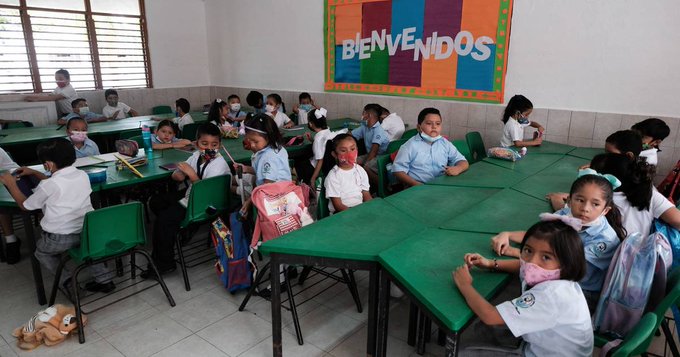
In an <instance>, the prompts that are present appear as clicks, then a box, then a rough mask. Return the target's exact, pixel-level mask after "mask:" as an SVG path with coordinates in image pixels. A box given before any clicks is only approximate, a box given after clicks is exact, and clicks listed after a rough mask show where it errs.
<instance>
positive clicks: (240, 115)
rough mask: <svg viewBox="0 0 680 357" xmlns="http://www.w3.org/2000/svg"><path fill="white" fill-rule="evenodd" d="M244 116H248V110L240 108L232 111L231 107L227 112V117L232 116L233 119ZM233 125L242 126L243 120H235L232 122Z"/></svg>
mask: <svg viewBox="0 0 680 357" xmlns="http://www.w3.org/2000/svg"><path fill="white" fill-rule="evenodd" d="M244 116H246V112H244V111H243V110H240V109H239V111H238V112H232V111H231V109H230V110H229V113H227V118H232V119H236V118H240V117H244ZM231 125H232V126H233V127H235V128H238V127H239V126H241V122H239V121H235V120H234V122H233V123H231Z"/></svg>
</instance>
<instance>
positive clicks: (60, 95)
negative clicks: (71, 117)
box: [24, 69, 78, 117]
mask: <svg viewBox="0 0 680 357" xmlns="http://www.w3.org/2000/svg"><path fill="white" fill-rule="evenodd" d="M54 80H55V82H56V83H57V88H55V89H54V91H52V93H51V94H35V95H29V96H26V98H24V100H27V101H29V102H43V101H48V102H49V101H55V103H56V105H57V114H59V116H60V117H61V116H64V115H67V114H69V113H71V112H73V108H72V107H71V102H73V101H74V100H75V99H76V98H78V93H76V90H75V89H74V88H73V86H72V85H71V75H70V74H69V72H68V71H67V70H65V69H60V70H58V71H56V72H55V73H54Z"/></svg>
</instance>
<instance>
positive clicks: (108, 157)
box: [73, 149, 144, 167]
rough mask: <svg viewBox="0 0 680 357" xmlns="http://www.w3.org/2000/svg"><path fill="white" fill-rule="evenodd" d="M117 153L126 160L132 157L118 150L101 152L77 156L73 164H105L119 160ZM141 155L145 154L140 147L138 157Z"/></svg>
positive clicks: (76, 165) (77, 165)
mask: <svg viewBox="0 0 680 357" xmlns="http://www.w3.org/2000/svg"><path fill="white" fill-rule="evenodd" d="M116 155H118V156H120V157H122V158H124V159H125V160H129V159H131V158H132V157H131V156H126V155H121V154H119V153H117V152H111V153H108V154H100V155H94V156H86V157H80V158H77V159H76V162H75V163H74V164H73V166H75V167H84V166H91V165H100V164H103V163H107V162H112V161H116V160H118V159H117V158H116ZM140 156H144V149H139V153H138V154H137V157H140Z"/></svg>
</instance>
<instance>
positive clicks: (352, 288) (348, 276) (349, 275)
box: [340, 269, 363, 313]
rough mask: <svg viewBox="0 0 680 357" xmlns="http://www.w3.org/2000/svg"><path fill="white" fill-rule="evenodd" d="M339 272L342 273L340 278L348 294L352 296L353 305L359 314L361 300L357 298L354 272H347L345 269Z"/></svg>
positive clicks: (357, 291)
mask: <svg viewBox="0 0 680 357" xmlns="http://www.w3.org/2000/svg"><path fill="white" fill-rule="evenodd" d="M340 271H341V272H342V278H343V279H344V280H345V282H346V283H347V286H348V287H349V292H350V293H351V294H352V299H354V303H355V304H356V305H357V312H359V313H361V312H362V311H363V309H362V308H361V298H360V297H359V290H358V289H357V282H356V280H354V272H353V271H351V270H350V271H349V272H347V270H346V269H340Z"/></svg>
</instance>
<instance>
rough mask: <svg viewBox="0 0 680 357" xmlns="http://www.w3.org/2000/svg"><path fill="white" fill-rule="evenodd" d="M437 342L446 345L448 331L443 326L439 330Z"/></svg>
mask: <svg viewBox="0 0 680 357" xmlns="http://www.w3.org/2000/svg"><path fill="white" fill-rule="evenodd" d="M437 344H438V345H440V346H444V345H446V332H444V330H442V329H441V328H440V329H439V330H438V331H437Z"/></svg>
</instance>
